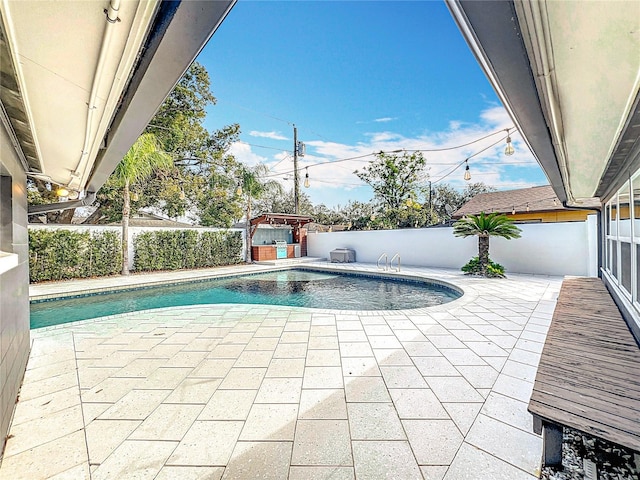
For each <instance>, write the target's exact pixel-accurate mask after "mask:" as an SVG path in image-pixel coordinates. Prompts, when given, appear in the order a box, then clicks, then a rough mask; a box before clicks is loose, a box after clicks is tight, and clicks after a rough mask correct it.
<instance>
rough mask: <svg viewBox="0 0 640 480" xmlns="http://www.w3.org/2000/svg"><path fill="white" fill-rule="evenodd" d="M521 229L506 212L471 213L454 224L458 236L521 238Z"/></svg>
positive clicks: (454, 230)
mask: <svg viewBox="0 0 640 480" xmlns="http://www.w3.org/2000/svg"><path fill="white" fill-rule="evenodd" d="M520 232H521V230H520V229H519V228H518V227H517V226H516V225H514V224H513V221H512V220H511V219H509V217H507V216H506V215H504V214H500V213H490V214H488V215H487V214H485V213H484V212H480V215H469V216H468V217H467V218H463V219H461V220H458V221H457V222H456V223H455V224H454V225H453V234H454V235H455V236H457V237H471V236H474V235H477V236H484V237H503V238H506V239H512V238H520Z"/></svg>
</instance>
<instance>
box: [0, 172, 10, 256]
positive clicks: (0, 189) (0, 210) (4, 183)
mask: <svg viewBox="0 0 640 480" xmlns="http://www.w3.org/2000/svg"><path fill="white" fill-rule="evenodd" d="M11 189H12V182H11V177H10V176H9V175H0V251H2V252H5V253H11V252H13V199H12V191H11Z"/></svg>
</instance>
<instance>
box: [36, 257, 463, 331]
mask: <svg viewBox="0 0 640 480" xmlns="http://www.w3.org/2000/svg"><path fill="white" fill-rule="evenodd" d="M460 296H461V293H460V292H459V291H457V290H455V289H454V288H452V287H451V288H450V287H446V286H444V285H440V284H436V283H430V282H428V281H419V280H418V281H417V280H399V279H388V278H382V277H377V276H371V275H367V276H364V275H352V274H344V273H334V272H325V271H312V270H295V269H292V270H281V271H273V272H266V273H258V274H250V275H240V276H234V277H227V278H218V279H211V280H206V281H199V282H189V283H182V284H178V285H166V286H154V287H144V288H137V289H129V290H121V291H117V292H107V293H100V294H89V295H85V296H75V297H71V298H62V299H55V300H46V301H37V300H36V301H33V302H32V303H31V328H41V327H47V326H51V325H58V324H61V323H69V322H75V321H78V320H87V319H89V318H96V317H102V316H106V315H114V314H117V313H126V312H133V311H137V310H147V309H152V308H160V307H172V306H181V305H196V304H211V303H213V304H216V303H245V304H246V303H249V304H268V305H288V306H298V307H311V308H329V309H336V310H400V309H411V308H421V307H430V306H434V305H440V304H443V303H447V302H450V301H452V300H455V299H456V298H459V297H460Z"/></svg>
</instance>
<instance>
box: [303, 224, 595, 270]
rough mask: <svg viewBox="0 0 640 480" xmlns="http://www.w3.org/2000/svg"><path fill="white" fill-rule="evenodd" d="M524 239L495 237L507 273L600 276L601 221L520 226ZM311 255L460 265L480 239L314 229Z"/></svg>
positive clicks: (497, 257)
mask: <svg viewBox="0 0 640 480" xmlns="http://www.w3.org/2000/svg"><path fill="white" fill-rule="evenodd" d="M518 227H520V229H521V230H522V234H521V235H522V237H521V238H518V239H514V240H505V239H504V238H495V237H492V238H491V240H490V256H491V259H492V260H493V261H494V262H497V263H500V264H502V265H503V266H504V267H505V269H506V271H507V273H509V272H511V273H532V274H541V275H584V276H597V262H598V258H597V240H598V238H597V222H596V216H595V215H589V217H588V219H587V221H586V222H561V223H560V222H559V223H530V224H522V225H518ZM307 248H308V255H309V256H312V257H326V258H329V252H331V250H333V249H334V248H352V249H354V250H355V251H356V261H358V262H365V263H375V262H376V261H377V260H378V258H379V257H380V255H381V254H382V253H387V254H388V255H389V258H391V256H393V255H394V254H396V253H399V254H400V256H401V258H402V264H403V265H416V266H425V267H440V268H455V269H459V268H460V267H462V266H463V265H464V264H465V263H467V261H468V260H469V259H470V258H471V257H474V256H476V255H477V254H478V239H477V238H476V237H469V238H460V237H456V236H454V235H453V228H451V227H437V228H419V229H403V230H370V231H355V232H331V233H314V232H310V233H309V235H308V247H307Z"/></svg>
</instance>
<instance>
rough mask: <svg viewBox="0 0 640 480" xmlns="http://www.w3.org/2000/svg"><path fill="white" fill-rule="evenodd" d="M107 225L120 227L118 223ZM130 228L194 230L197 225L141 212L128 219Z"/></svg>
mask: <svg viewBox="0 0 640 480" xmlns="http://www.w3.org/2000/svg"><path fill="white" fill-rule="evenodd" d="M109 225H122V224H121V223H120V222H113V223H110V224H109ZM129 226H130V227H170V228H194V227H197V225H190V224H188V223H183V222H176V221H175V220H171V219H170V218H164V217H161V216H159V215H155V214H153V213H149V212H141V213H140V214H139V215H136V216H135V217H131V218H130V219H129Z"/></svg>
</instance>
